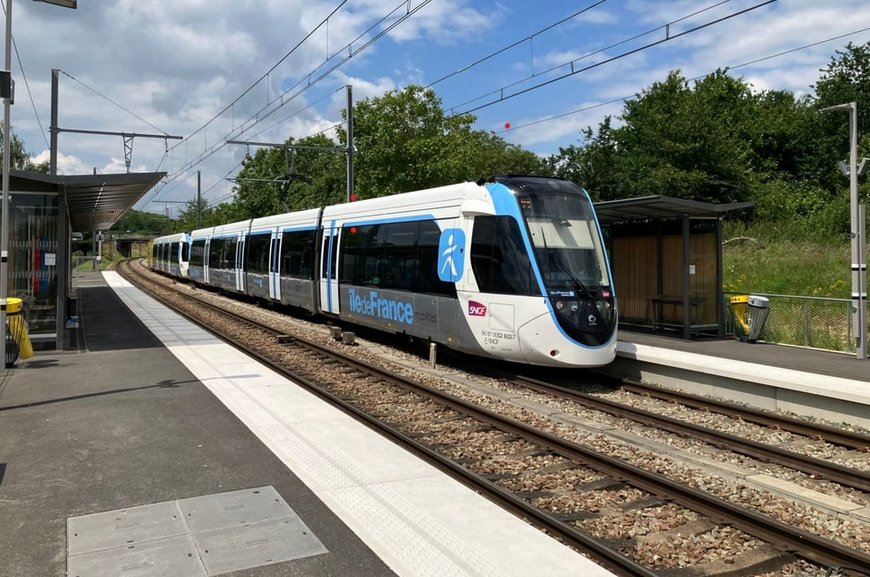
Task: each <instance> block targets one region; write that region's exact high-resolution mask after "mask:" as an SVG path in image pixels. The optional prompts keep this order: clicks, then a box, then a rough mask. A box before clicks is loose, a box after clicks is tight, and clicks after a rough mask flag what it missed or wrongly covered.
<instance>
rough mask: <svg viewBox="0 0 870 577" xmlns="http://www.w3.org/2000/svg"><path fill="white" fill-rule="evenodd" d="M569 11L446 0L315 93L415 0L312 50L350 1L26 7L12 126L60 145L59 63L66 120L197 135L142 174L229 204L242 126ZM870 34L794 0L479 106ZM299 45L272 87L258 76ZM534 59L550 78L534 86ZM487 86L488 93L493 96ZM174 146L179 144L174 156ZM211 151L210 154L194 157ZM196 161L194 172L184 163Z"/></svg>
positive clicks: (604, 23) (140, 156) (804, 74)
mask: <svg viewBox="0 0 870 577" xmlns="http://www.w3.org/2000/svg"><path fill="white" fill-rule="evenodd" d="M423 1H424V0H413V1H412V2H411V4H410V6H411V8H412V9H413V8H414V7H417V6H420V5H421V4H422V3H423ZM756 3H757V0H733V1H732V2H728V3H725V4H722V5H721V6H719V7H718V8H716V9H715V10H711V11H709V12H704V13H703V14H699V15H697V16H694V17H692V18H690V19H688V20H686V21H684V22H681V23H679V24H674V25H673V26H672V27H671V29H670V32H671V34H674V33H678V32H680V31H682V30H687V29H689V28H690V27H692V26H695V25H698V24H700V23H702V22H704V21H707V20H711V19H714V18H717V17H720V16H723V15H725V14H726V13H729V12H734V11H736V10H740V9H743V8H746V7H748V6H751V5H754V4H756ZM564 4H565V3H540V2H538V3H534V2H504V1H503V0H502V1H499V0H474V2H472V1H471V0H439V1H437V2H431V3H428V4H426V5H425V6H423V7H422V9H421V10H420V11H419V12H417V13H416V14H415V15H414V16H412V17H411V18H409V19H408V20H407V21H405V22H403V23H402V24H401V25H399V26H397V27H396V28H394V29H393V30H392V31H391V32H390V33H389V34H388V35H387V36H386V37H384V38H382V39H381V40H379V41H378V42H377V43H375V44H373V45H371V46H369V47H368V48H367V49H366V50H365V51H364V52H362V53H359V54H357V55H356V56H355V57H354V58H353V59H352V60H350V61H349V62H347V63H345V64H344V65H343V66H342V67H341V68H339V69H338V70H335V71H333V72H332V73H331V74H330V75H329V76H328V77H326V78H325V79H323V80H322V81H321V82H320V83H318V84H314V85H313V86H312V87H311V88H308V83H309V82H313V81H314V80H315V79H316V77H317V76H319V75H321V74H324V73H326V71H327V70H328V69H329V68H331V67H332V66H334V65H335V64H336V63H337V62H338V61H339V60H340V59H342V58H344V57H346V56H347V52H346V51H345V52H342V53H340V54H338V55H336V53H337V52H338V51H340V50H341V49H342V48H343V47H344V46H345V45H346V44H347V43H349V42H351V41H352V40H354V39H355V38H357V37H359V36H360V35H361V34H363V33H365V32H366V31H367V30H368V29H369V28H370V27H372V26H373V25H375V23H376V22H377V21H378V20H379V19H380V18H382V17H383V16H385V15H387V14H388V13H389V12H390V11H391V10H393V9H395V8H397V7H400V5H401V7H400V8H399V12H396V13H395V14H394V15H393V16H392V18H393V20H392V21H395V19H396V18H398V16H399V15H400V14H402V13H404V12H403V10H406V9H407V6H408V4H407V3H405V2H401V1H400V0H354V1H353V2H349V3H348V4H346V5H345V6H343V7H342V8H341V9H340V10H339V11H338V12H336V13H335V15H334V16H332V17H330V19H329V25H328V27H327V26H324V27H322V28H321V29H320V30H318V31H317V32H314V33H313V34H312V35H311V37H310V39H309V40H308V41H306V42H305V43H304V44H303V45H302V46H301V47H300V48H298V49H295V50H293V49H294V46H296V45H297V44H298V43H299V42H301V41H302V39H303V38H305V36H306V35H307V34H308V33H309V32H310V31H312V30H313V29H314V28H315V27H316V26H317V25H318V24H319V23H320V22H322V21H323V19H324V18H325V17H326V16H327V15H329V14H330V12H332V11H333V10H334V9H335V7H336V2H334V1H327V0H258V1H257V2H240V1H238V0H173V1H172V2H154V1H151V2H143V1H142V0H99V1H86V2H79V8H78V10H75V11H72V10H64V9H62V8H58V7H56V6H50V5H47V4H44V3H38V2H27V1H24V2H17V1H16V2H15V7H14V8H15V13H14V23H13V29H14V35H15V40H16V46H17V48H18V51H19V54H20V56H21V59H22V62H23V64H24V69H25V71H26V73H27V78H28V81H29V84H30V87H31V89H32V92H33V97H34V103H33V106H31V104H30V102H28V100H29V99H28V97H27V92H26V90H25V86H24V82H23V79H22V78H21V76H20V74H19V70H18V65H17V62H16V65H15V67H14V68H15V70H14V73H15V75H16V81H17V93H18V94H17V95H18V98H17V102H16V106H15V107H14V108H13V117H12V122H13V127H14V130H15V131H16V133H17V134H18V135H19V136H20V137H21V138H22V139H23V141H24V144H25V147H26V148H27V149H29V150H39V149H42V148H44V147H45V146H46V138H47V131H48V123H49V119H48V111H49V109H50V83H49V80H50V70H51V69H52V68H60V69H61V70H63V71H64V72H65V73H67V74H69V75H71V76H73V77H75V78H76V79H77V80H78V81H80V82H81V83H83V84H84V85H86V86H83V85H82V84H80V83H79V82H77V81H76V80H73V79H71V78H69V77H68V76H65V75H62V76H61V83H60V126H61V127H63V128H79V129H91V130H105V131H125V132H136V133H142V134H144V133H155V132H159V131H160V130H165V131H166V132H168V133H169V134H171V135H179V136H186V137H190V138H189V140H187V141H184V142H183V143H178V142H177V141H168V142H167V143H164V142H163V141H162V140H160V139H145V138H137V139H135V140H134V142H133V147H134V148H133V165H134V167H136V168H137V169H138V168H139V167H141V168H142V169H144V170H148V171H151V170H156V169H157V168H158V166H159V169H160V170H166V171H167V172H169V173H170V175H171V176H174V178H173V179H172V180H171V181H170V183H169V184H167V185H166V187H165V188H164V189H163V190H162V191H161V192H160V195H159V197H160V199H166V200H167V201H175V200H186V199H189V198H192V194H193V193H192V187H194V186H195V180H196V179H195V171H196V170H200V171H201V172H202V177H203V188H204V189H208V190H209V193H208V194H209V198H210V199H216V198H219V197H225V196H227V195H228V194H229V193H230V192H231V188H232V184H231V183H227V181H226V179H225V178H226V176H227V175H230V176H232V171H233V169H234V167H236V166H237V164H238V162H239V160H240V159H241V157H242V155H243V154H244V147H241V146H235V145H232V146H223V145H222V143H223V141H224V139H226V138H227V137H230V138H237V139H241V140H244V139H254V138H256V140H263V141H279V140H284V139H285V138H286V137H287V136H294V137H296V138H301V137H304V136H307V135H310V134H314V133H317V132H319V131H322V130H325V129H328V128H329V127H330V126H332V125H334V124H335V123H336V122H338V121H339V119H340V111H341V109H343V108H344V106H345V97H344V91H343V90H341V87H342V86H344V85H345V84H352V85H353V87H354V100H355V101H360V100H362V99H365V98H368V97H376V96H380V95H382V94H383V93H384V92H386V91H388V90H396V89H400V88H401V87H403V86H406V85H407V84H409V83H412V82H413V83H423V84H425V83H426V82H427V80H424V79H429V80H428V82H432V81H433V80H434V79H436V78H440V77H443V76H445V75H448V74H450V73H452V72H455V71H458V70H460V69H461V68H462V67H464V66H467V65H469V64H471V63H472V62H475V61H477V60H479V59H481V58H482V57H484V56H486V55H487V54H491V53H493V52H495V51H497V50H499V49H500V48H503V47H505V46H508V45H509V44H511V43H513V42H516V41H522V39H523V38H528V37H529V36H530V35H533V34H536V33H537V32H538V31H540V30H542V29H543V28H545V27H546V26H548V25H549V24H552V23H554V22H556V21H559V20H561V19H563V18H566V17H567V16H569V15H570V14H571V13H572V12H574V11H577V10H578V9H579V8H578V7H576V6H575V7H571V6H566V5H564ZM697 10H699V4H698V2H697V1H696V0H628V1H626V2H623V3H607V4H604V5H602V6H600V7H596V8H594V9H592V10H588V11H586V12H585V13H583V14H581V15H579V16H577V17H575V18H573V19H572V20H571V21H570V22H566V23H565V24H564V25H562V26H559V27H557V28H555V29H552V30H548V31H547V32H546V33H544V34H540V35H536V36H535V37H534V40H533V41H532V42H521V43H520V44H519V45H518V47H517V48H515V49H513V50H511V51H508V52H506V53H504V54H501V55H499V56H497V57H494V58H492V59H490V60H487V61H486V62H483V63H481V64H480V65H477V66H474V67H472V68H471V69H469V70H468V71H467V72H464V73H462V74H459V75H456V76H455V77H451V78H450V79H448V80H446V81H444V82H440V83H438V84H437V85H436V86H435V90H436V92H437V94H438V96H439V97H440V98H441V99H442V102H443V104H444V106H445V107H446V108H449V107H451V106H456V105H458V104H459V103H468V104H467V105H466V106H465V108H467V107H472V106H477V105H479V104H482V103H484V102H489V101H494V100H498V99H499V97H500V96H501V95H502V93H501V90H502V89H504V91H505V94H511V93H512V91H516V90H520V89H522V88H526V87H531V86H532V85H534V84H537V83H539V82H544V81H547V80H550V79H552V78H553V77H555V76H557V75H558V74H560V73H564V72H565V71H566V69H565V68H559V70H558V71H554V72H553V73H550V74H548V75H543V74H540V73H541V71H543V70H546V69H547V68H549V67H552V66H557V65H562V64H564V63H566V62H568V61H571V60H576V59H577V58H580V57H582V56H584V55H586V54H589V53H590V52H594V51H596V50H601V49H602V48H604V47H608V46H613V45H614V44H616V43H618V42H620V41H622V40H626V39H628V38H630V37H632V36H635V35H637V34H639V33H640V32H644V31H647V30H651V29H654V28H656V29H657V30H656V32H655V34H651V35H649V36H643V37H640V38H637V39H635V40H633V41H631V42H628V43H626V44H624V45H620V46H613V47H611V48H608V49H607V50H606V52H604V53H602V54H596V55H595V56H592V57H589V58H584V59H583V60H581V61H579V63H578V67H583V66H585V65H587V64H590V63H594V62H601V61H602V60H604V59H607V58H612V57H614V56H617V55H619V54H620V53H622V52H626V51H629V50H632V49H634V48H638V47H640V46H642V45H643V44H645V43H649V42H652V41H654V40H655V39H660V38H663V37H664V29H663V28H660V27H662V26H663V25H664V24H666V23H668V22H672V21H674V20H677V19H680V18H682V17H683V16H686V15H687V14H690V13H691V12H694V11H697ZM864 27H870V11H868V10H867V9H866V7H865V5H864V0H838V1H837V2H828V3H824V4H822V3H819V2H817V1H816V0H781V1H780V2H775V3H773V4H770V5H769V6H766V7H764V8H761V9H759V10H755V11H753V12H751V13H748V14H745V15H743V16H739V17H737V18H734V19H732V20H728V21H725V22H722V23H720V24H717V25H714V26H710V27H709V28H706V29H704V30H700V31H698V32H695V33H692V34H689V35H686V36H684V37H681V38H677V39H674V40H671V41H668V42H664V43H663V44H660V45H658V46H655V47H652V48H649V49H647V50H643V51H641V52H638V53H636V54H632V55H630V56H627V57H625V58H621V59H617V60H614V61H612V62H607V63H606V64H603V65H601V66H598V67H595V68H592V69H590V70H586V71H584V72H582V73H579V74H576V75H573V76H571V77H570V78H567V79H564V80H559V81H556V82H553V83H552V84H549V85H546V86H543V87H541V88H540V89H534V90H531V91H530V92H528V93H527V94H524V95H522V96H518V97H516V98H511V99H507V100H504V101H503V102H500V103H498V104H493V105H492V106H489V107H486V108H482V109H480V110H479V111H477V112H475V114H477V115H478V118H479V121H478V124H477V127H478V128H480V127H484V128H486V129H488V128H487V127H497V128H496V129H497V130H500V129H501V126H503V124H504V122H505V121H506V120H510V121H511V122H512V124H513V125H514V126H520V125H522V124H524V123H528V122H533V121H536V120H544V119H546V118H547V117H557V116H558V115H561V114H563V113H565V112H568V111H572V110H578V109H581V108H583V107H586V106H588V105H589V104H594V103H598V102H607V101H609V100H612V99H615V98H622V97H626V96H631V95H634V94H636V93H639V92H642V91H643V90H644V89H645V88H647V87H649V86H650V85H651V84H652V83H653V82H656V81H660V80H663V79H664V78H665V76H666V74H667V73H668V72H669V71H670V70H673V69H680V70H681V71H682V73H683V74H684V76H686V77H687V78H692V77H694V76H700V75H704V74H708V73H710V72H713V71H714V70H715V69H716V68H721V67H728V66H736V65H738V64H742V63H745V62H750V61H752V60H757V59H759V58H764V57H767V56H771V55H773V54H775V53H777V52H782V51H785V50H789V49H793V48H797V47H800V46H804V45H808V44H811V43H813V42H817V41H820V40H824V39H826V38H831V37H834V36H837V35H840V34H843V33H845V32H849V31H852V30H858V29H860V28H864ZM381 29H383V25H381V26H380V27H378V28H376V29H375V32H369V34H368V36H366V37H365V38H364V39H363V40H360V41H359V42H356V43H355V44H354V45H353V49H354V50H359V49H360V48H361V47H362V44H363V43H364V42H366V41H367V40H369V39H371V35H372V34H373V33H376V31H377V30H381ZM849 40H853V41H855V42H856V43H859V44H860V43H864V42H867V41H868V40H870V33H866V32H865V33H863V34H862V35H858V36H854V37H850V38H845V39H842V40H837V41H834V42H831V43H828V44H823V45H820V46H817V47H813V48H806V49H803V50H800V51H797V52H793V53H790V54H787V55H784V56H781V57H779V58H775V59H770V60H765V61H763V62H759V63H757V64H753V65H750V66H745V67H741V68H738V69H736V70H735V71H734V72H733V74H734V75H736V76H742V77H744V78H745V79H746V80H747V81H748V82H751V83H752V85H753V86H754V88H755V89H756V90H764V89H777V90H782V89H784V90H792V91H795V92H798V93H803V92H806V91H808V90H809V89H810V85H811V84H813V83H814V82H815V81H816V80H817V78H818V70H819V69H820V68H823V67H824V66H826V64H827V63H828V62H829V61H830V58H831V56H832V55H833V53H834V50H835V49H837V48H842V47H843V46H844V45H845V43H846V42H848V41H849ZM291 51H292V54H291V55H290V56H289V57H288V58H286V60H284V61H283V62H282V63H281V64H279V65H278V66H277V67H276V68H275V70H274V71H273V72H272V73H270V74H269V76H268V78H267V79H266V80H265V81H263V82H257V81H258V79H259V78H260V77H261V76H262V75H263V74H265V73H266V71H268V70H269V69H270V68H271V67H272V66H273V65H275V64H276V63H277V62H278V61H279V59H281V58H282V57H283V56H284V55H286V54H288V53H290V52H291ZM532 70H534V71H535V72H536V73H537V74H538V76H536V77H534V78H532V79H531V80H529V79H528V78H527V77H528V76H529V75H530V73H531V71H532ZM312 72H313V74H312V75H311V77H309V76H308V74H309V73H312ZM515 82H516V83H517V84H516V85H515V86H511V84H512V83H515ZM255 83H256V84H255ZM297 83H298V84H297ZM94 91H96V93H95V92H94ZM246 91H247V92H246ZM282 92H287V94H286V95H285V97H284V99H283V100H280V101H279V102H278V103H283V106H278V105H277V104H278V103H275V104H273V105H272V106H269V103H270V102H272V101H273V100H274V99H276V98H279V97H280V95H281V94H282ZM97 93H99V94H97ZM243 94H244V95H243ZM101 95H104V96H106V97H108V98H110V99H111V100H113V101H115V102H117V103H119V104H120V105H122V106H123V107H124V108H126V109H128V110H130V111H132V112H133V113H135V114H137V115H138V116H141V117H142V118H143V119H145V120H146V121H147V122H144V121H142V120H139V119H137V118H135V117H134V116H132V115H131V114H130V113H128V112H126V111H124V110H122V109H121V108H119V107H118V106H116V105H114V104H112V103H110V102H108V101H107V100H106V99H104V98H103V97H102V96H101ZM483 95H487V96H486V97H485V98H481V97H482V96H483ZM291 97H292V99H291ZM236 99H238V101H237V102H235V103H234V104H232V105H231V103H233V101H234V100H236ZM230 105H231V106H230ZM34 106H35V108H36V109H37V111H38V113H39V116H40V121H41V123H42V131H41V132H40V127H39V123H37V119H36V117H35V115H34V114H33V107H34ZM228 106H229V108H228V109H227V110H226V111H225V112H223V113H222V114H219V113H221V111H222V110H224V108H225V107H228ZM620 110H621V103H616V104H613V105H609V106H607V107H600V108H595V109H592V110H589V111H584V112H580V113H576V114H571V115H568V116H558V117H557V118H555V119H554V120H552V121H550V122H540V123H537V124H534V125H532V126H529V127H527V128H522V129H517V130H511V131H508V132H506V133H503V136H504V137H505V138H506V139H508V140H510V141H511V142H516V143H518V144H521V145H524V146H528V147H531V148H533V149H534V150H536V151H539V152H553V151H555V150H557V149H558V147H559V146H560V145H563V146H564V145H568V144H575V143H577V141H578V139H579V132H580V130H581V129H582V128H584V127H585V126H588V125H592V126H597V125H598V123H599V122H600V121H601V120H602V119H603V117H604V115H605V114H613V115H618V113H619V111H620ZM149 123H150V125H149ZM207 123H208V124H207ZM151 125H153V126H151ZM155 127H156V128H155ZM197 130H199V132H196V133H195V131H197ZM59 143H60V146H59V150H60V153H61V154H60V158H61V159H62V160H61V162H60V165H61V167H62V169H63V170H64V172H65V173H66V174H75V173H85V174H89V173H91V172H92V171H93V167H94V166H97V167H98V168H99V170H101V171H103V172H109V171H115V172H122V171H124V170H126V167H125V166H124V164H123V161H121V160H118V159H122V158H123V157H124V148H123V141H122V139H121V137H120V136H86V135H76V134H70V133H62V134H61V135H60V140H59ZM166 144H168V146H169V148H170V151H169V153H168V154H167V155H166V158H164V153H165V152H166ZM42 154H46V153H42ZM42 154H40V155H39V156H40V157H41V156H42ZM200 157H202V162H199V163H196V164H193V163H194V162H195V160H196V159H198V158H200ZM182 167H188V168H190V170H189V171H188V172H185V173H183V174H180V173H178V172H179V171H180V170H181V169H182Z"/></svg>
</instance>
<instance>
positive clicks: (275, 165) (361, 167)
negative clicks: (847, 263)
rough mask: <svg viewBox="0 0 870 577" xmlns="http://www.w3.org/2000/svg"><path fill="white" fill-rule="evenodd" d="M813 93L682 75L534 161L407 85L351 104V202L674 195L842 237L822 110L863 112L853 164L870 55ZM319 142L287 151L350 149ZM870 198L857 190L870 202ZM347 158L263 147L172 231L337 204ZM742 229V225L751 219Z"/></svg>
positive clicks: (852, 55) (841, 120)
mask: <svg viewBox="0 0 870 577" xmlns="http://www.w3.org/2000/svg"><path fill="white" fill-rule="evenodd" d="M812 88H813V90H814V95H812V96H809V95H807V96H801V97H797V96H795V95H794V94H792V93H791V92H786V91H776V90H765V91H754V90H753V89H752V86H750V85H749V84H748V83H747V82H746V81H744V80H743V79H740V78H736V77H734V76H731V75H730V74H729V73H728V71H727V70H719V71H717V72H716V73H714V74H711V75H709V76H707V77H705V78H703V79H701V80H697V81H694V82H691V81H689V80H687V79H686V78H684V77H683V76H682V75H681V73H680V72H679V71H673V72H671V73H670V74H668V76H667V78H665V79H663V80H661V81H659V82H655V83H653V85H652V86H650V87H649V88H647V89H646V90H644V91H643V92H642V93H640V94H637V95H636V96H635V98H633V99H630V100H628V101H626V102H625V104H624V106H623V109H622V112H621V114H620V115H619V116H618V117H616V118H613V117H611V116H607V117H605V118H604V119H602V120H601V122H600V123H599V124H598V126H597V127H595V128H593V127H588V128H587V129H586V130H584V131H583V132H582V134H581V135H580V140H579V141H578V144H575V145H571V146H567V147H563V148H560V149H559V152H558V153H557V154H553V155H550V156H548V157H541V156H538V155H536V154H534V153H532V152H530V151H527V150H524V149H523V148H521V147H519V146H516V145H513V144H510V143H507V142H506V141H504V139H502V138H501V137H499V136H497V135H495V134H493V133H491V132H487V131H481V130H474V129H472V125H473V123H474V121H475V117H474V116H473V115H470V114H465V115H457V116H450V115H448V114H446V113H445V111H444V110H443V108H442V106H441V102H440V100H439V99H438V98H437V96H436V95H435V93H434V92H433V91H432V90H429V89H424V88H421V87H419V86H413V85H412V86H408V87H406V88H405V89H403V90H398V91H392V92H388V93H386V94H384V95H383V96H380V97H377V98H369V99H366V100H363V101H361V102H358V103H356V104H355V105H354V143H355V149H356V152H355V155H354V170H355V176H356V179H355V185H356V196H357V197H358V198H361V199H362V198H372V197H378V196H384V195H389V194H394V193H397V192H404V191H408V190H416V189H421V188H429V187H434V186H440V185H446V184H451V183H455V182H461V181H465V180H476V179H478V178H480V177H486V176H490V175H493V174H503V173H525V174H540V175H549V176H558V177H561V178H566V179H569V180H572V181H574V182H577V183H578V184H580V185H581V186H583V187H585V188H586V189H587V190H589V192H590V194H592V196H593V197H594V198H595V199H596V200H611V199H618V198H629V197H636V196H646V195H654V194H660V195H667V196H675V197H680V198H686V199H693V200H701V201H707V202H716V203H728V202H739V201H747V200H751V201H754V202H755V210H754V213H752V214H753V217H754V218H755V219H756V220H761V221H763V222H768V223H770V224H771V227H772V228H773V229H780V232H781V233H782V234H784V235H786V236H789V235H791V236H793V237H800V236H802V235H806V234H807V233H808V232H809V231H812V232H813V234H815V235H822V236H826V237H830V238H842V236H843V235H844V234H847V233H848V228H849V215H848V207H849V201H848V194H847V192H846V191H847V190H848V179H846V178H845V177H844V176H843V175H842V174H841V173H840V172H839V170H838V169H837V166H836V163H837V161H838V160H841V159H844V158H847V156H848V142H849V140H848V133H849V127H848V115H846V114H843V113H842V112H821V109H822V108H824V107H827V106H831V105H835V104H842V103H844V102H851V101H856V102H858V110H859V118H858V132H859V135H862V136H861V141H860V151H859V155H862V154H861V153H863V155H868V156H870V136H868V134H870V98H868V96H870V43H868V44H865V45H858V46H856V45H853V44H849V45H847V46H846V47H845V49H844V50H842V51H837V52H836V53H835V55H834V56H833V57H832V58H831V61H830V63H829V64H828V65H827V67H826V68H824V69H822V70H821V71H820V76H819V78H818V81H817V82H816V83H815V84H814V85H813V86H812ZM346 142H347V134H346V132H345V131H344V130H339V133H338V141H337V142H335V141H333V140H331V139H329V138H327V137H326V136H323V135H318V136H313V137H308V138H302V139H299V140H295V139H294V138H292V137H291V138H288V139H287V141H286V143H287V145H290V146H292V145H297V146H304V147H320V148H323V149H329V148H338V149H343V148H344V147H345V146H346ZM867 192H868V187H867V186H866V185H863V186H862V191H861V193H862V196H863V197H864V198H865V199H866V198H867V196H868V194H867ZM345 195H346V176H345V157H344V154H343V153H340V152H339V153H333V152H328V151H323V150H314V149H311V148H297V149H295V151H294V150H293V149H289V148H288V149H286V150H281V149H266V148H263V149H259V150H257V152H256V153H255V154H254V155H252V156H249V157H247V158H246V159H245V161H244V164H243V168H242V169H241V171H240V172H239V176H238V184H237V187H236V194H235V196H234V199H233V201H232V202H230V203H226V204H221V205H217V206H209V205H208V203H205V202H203V203H202V204H201V205H200V206H197V204H196V202H195V201H191V202H190V203H188V204H187V205H186V206H185V208H184V210H183V211H182V213H181V216H180V219H179V220H180V222H179V223H178V228H180V229H183V230H190V229H191V228H194V227H195V224H196V219H197V214H200V215H201V217H202V223H203V225H211V224H219V223H223V222H229V221H232V220H240V219H244V218H251V217H258V216H263V215H269V214H277V213H281V212H287V211H292V210H301V209H306V208H311V207H315V206H320V205H323V204H329V203H336V202H342V201H344V199H345ZM744 217H745V216H744Z"/></svg>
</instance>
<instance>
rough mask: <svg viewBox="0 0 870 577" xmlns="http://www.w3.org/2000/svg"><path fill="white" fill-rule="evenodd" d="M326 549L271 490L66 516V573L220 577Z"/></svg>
mask: <svg viewBox="0 0 870 577" xmlns="http://www.w3.org/2000/svg"><path fill="white" fill-rule="evenodd" d="M324 553H328V551H327V549H326V548H325V547H324V546H323V544H322V543H321V542H320V540H319V539H318V538H317V537H316V536H315V535H314V534H313V533H312V532H311V531H310V530H309V529H308V527H307V526H306V525H305V523H304V522H303V521H302V519H300V518H299V516H298V515H297V514H296V513H295V512H294V511H293V509H291V508H290V506H289V505H288V504H287V502H286V501H284V499H282V498H281V496H280V495H279V494H278V492H277V491H276V490H275V489H274V488H273V487H258V488H254V489H244V490H241V491H232V492H229V493H220V494H217V495H207V496H204V497H193V498H190V499H181V500H178V501H167V502H164V503H155V504H153V505H143V506H141V507H133V508H130V509H119V510H116V511H107V512H104V513H96V514H93V515H85V516H82V517H71V518H69V519H67V574H68V575H69V576H70V577H109V576H123V577H151V576H156V575H189V576H191V577H198V576H200V575H202V576H207V575H220V574H222V573H228V572H231V571H238V570H241V569H251V568H253V567H259V566H262V565H269V564H272V563H280V562H284V561H292V560H294V559H302V558H304V557H310V556H313V555H321V554H324Z"/></svg>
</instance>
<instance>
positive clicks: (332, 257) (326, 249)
mask: <svg viewBox="0 0 870 577" xmlns="http://www.w3.org/2000/svg"><path fill="white" fill-rule="evenodd" d="M339 230H341V229H339V228H336V227H335V221H332V222H330V223H329V225H328V228H327V225H326V224H325V223H324V227H323V241H322V242H323V244H322V245H321V248H322V250H321V251H320V258H321V263H320V271H321V274H320V309H321V310H322V311H323V312H325V313H332V314H336V315H337V314H338V313H339V306H338V240H339Z"/></svg>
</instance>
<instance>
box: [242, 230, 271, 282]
mask: <svg viewBox="0 0 870 577" xmlns="http://www.w3.org/2000/svg"><path fill="white" fill-rule="evenodd" d="M271 238H272V236H271V234H255V235H251V236H249V237H248V240H247V242H246V243H245V250H246V252H247V259H246V263H245V270H246V271H248V272H253V273H258V274H268V272H269V241H270V240H271Z"/></svg>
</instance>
